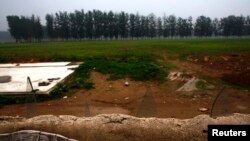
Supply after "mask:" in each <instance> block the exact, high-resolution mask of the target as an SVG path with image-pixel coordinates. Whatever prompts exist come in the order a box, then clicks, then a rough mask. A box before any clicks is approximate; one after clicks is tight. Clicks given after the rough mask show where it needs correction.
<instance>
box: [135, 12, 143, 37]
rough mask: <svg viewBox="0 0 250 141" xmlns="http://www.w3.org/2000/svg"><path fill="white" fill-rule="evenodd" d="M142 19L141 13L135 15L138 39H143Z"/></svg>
mask: <svg viewBox="0 0 250 141" xmlns="http://www.w3.org/2000/svg"><path fill="white" fill-rule="evenodd" d="M141 34H142V33H141V19H140V15H139V13H137V14H136V15H135V37H136V38H137V39H138V38H139V37H141Z"/></svg>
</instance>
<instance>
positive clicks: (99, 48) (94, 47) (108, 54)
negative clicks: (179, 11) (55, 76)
mask: <svg viewBox="0 0 250 141" xmlns="http://www.w3.org/2000/svg"><path fill="white" fill-rule="evenodd" d="M164 52H165V53H168V54H169V55H177V56H178V57H180V58H183V56H186V55H188V54H218V53H234V52H250V39H200V40H199V39H179V40H178V39H175V40H170V39H169V40H121V41H64V42H41V43H19V44H15V43H6V44H0V54H1V55H0V62H1V63H4V62H19V61H30V60H31V59H35V60H38V61H39V60H40V61H46V60H49V61H82V60H84V59H88V58H103V57H105V58H120V57H127V56H133V57H143V58H145V57H146V58H147V57H152V56H158V57H160V56H162V53H164Z"/></svg>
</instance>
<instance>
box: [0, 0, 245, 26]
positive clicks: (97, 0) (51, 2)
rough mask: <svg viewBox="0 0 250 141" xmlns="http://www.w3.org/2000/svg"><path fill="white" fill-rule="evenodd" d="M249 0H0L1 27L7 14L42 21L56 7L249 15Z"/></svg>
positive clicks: (179, 15) (63, 9)
mask: <svg viewBox="0 0 250 141" xmlns="http://www.w3.org/2000/svg"><path fill="white" fill-rule="evenodd" d="M249 7H250V0H1V1H0V31H7V30H8V24H7V21H6V16H7V15H19V16H20V15H23V16H31V15H32V14H35V15H36V16H39V17H40V18H41V22H42V24H43V25H45V23H46V21H45V15H46V14H51V13H55V12H58V11H67V12H73V11H75V10H81V9H84V10H85V11H86V10H93V9H98V10H102V11H109V10H112V11H114V12H120V11H125V12H128V13H137V12H138V13H140V14H142V15H148V14H150V13H154V14H155V15H157V16H163V15H164V14H166V15H171V14H174V15H176V16H178V17H182V18H187V17H189V16H192V17H193V18H196V17H198V16H200V15H205V16H209V17H211V18H215V17H216V18H221V17H226V16H229V15H244V16H246V15H250V8H249Z"/></svg>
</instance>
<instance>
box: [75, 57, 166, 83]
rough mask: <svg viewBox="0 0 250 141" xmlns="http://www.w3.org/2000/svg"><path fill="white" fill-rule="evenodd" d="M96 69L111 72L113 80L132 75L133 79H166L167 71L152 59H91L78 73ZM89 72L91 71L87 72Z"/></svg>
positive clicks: (106, 72) (105, 72)
mask: <svg viewBox="0 0 250 141" xmlns="http://www.w3.org/2000/svg"><path fill="white" fill-rule="evenodd" d="M93 68H95V71H98V72H101V73H104V74H110V78H109V79H111V80H115V79H120V78H124V77H130V78H132V79H133V80H141V81H142V80H164V79H165V77H166V74H165V72H164V71H163V70H162V69H161V68H160V67H159V65H157V64H155V63H154V62H152V61H149V60H145V59H138V58H133V59H131V58H127V59H124V58H123V59H119V58H116V59H91V60H87V61H85V62H84V64H82V65H81V66H80V67H79V68H78V69H77V70H76V73H79V72H85V71H86V69H88V70H89V71H90V70H91V69H92V70H93ZM87 73H88V74H89V72H87Z"/></svg>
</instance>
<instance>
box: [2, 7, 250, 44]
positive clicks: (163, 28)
mask: <svg viewBox="0 0 250 141" xmlns="http://www.w3.org/2000/svg"><path fill="white" fill-rule="evenodd" d="M45 19H46V27H45V30H43V27H42V25H41V23H40V19H39V17H35V16H32V17H23V16H22V17H18V16H7V21H8V24H9V31H10V33H11V34H12V36H13V37H14V38H15V39H17V40H20V39H23V40H32V39H38V40H40V39H42V38H43V37H44V36H43V35H44V33H43V32H44V31H45V32H46V35H47V36H48V37H49V38H50V39H66V40H67V39H120V38H135V39H139V38H156V37H157V38H167V37H189V36H198V37H203V36H206V37H209V36H249V35H250V16H246V17H244V16H234V15H232V16H228V17H224V18H221V19H217V18H215V19H211V18H209V17H206V16H199V17H197V19H196V21H195V22H194V21H193V19H192V17H188V18H181V17H176V16H174V15H170V16H163V17H157V16H155V15H154V14H149V15H148V16H143V15H140V14H129V13H125V12H120V13H114V12H112V11H109V12H102V11H100V10H93V11H87V12H84V10H81V11H78V10H76V11H75V12H73V13H67V12H57V13H55V14H47V15H46V18H45Z"/></svg>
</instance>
